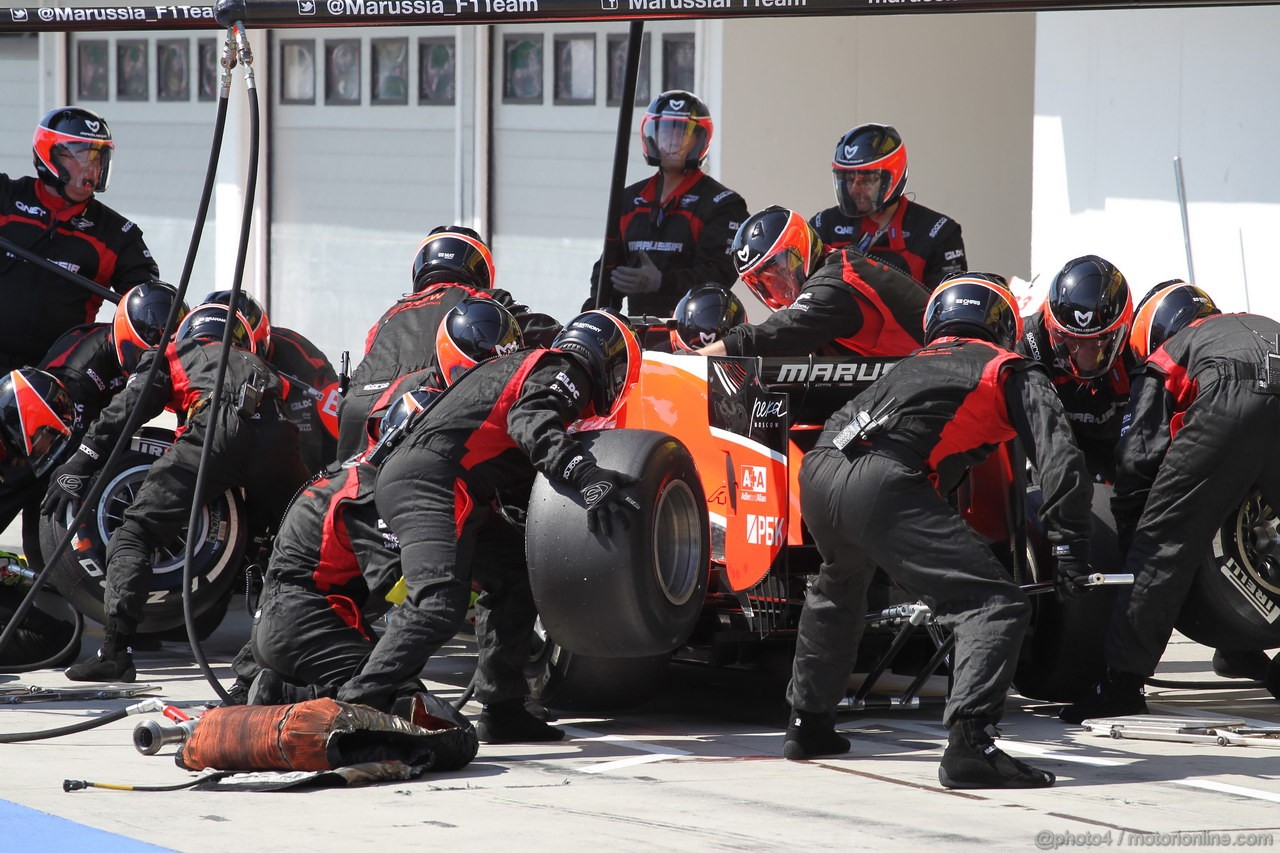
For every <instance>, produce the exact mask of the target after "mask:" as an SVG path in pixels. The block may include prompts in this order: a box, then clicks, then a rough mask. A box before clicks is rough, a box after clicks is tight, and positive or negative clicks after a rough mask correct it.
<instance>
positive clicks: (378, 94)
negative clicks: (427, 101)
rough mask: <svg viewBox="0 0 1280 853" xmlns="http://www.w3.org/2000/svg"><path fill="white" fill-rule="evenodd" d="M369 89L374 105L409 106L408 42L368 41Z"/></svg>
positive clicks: (406, 40) (404, 40)
mask: <svg viewBox="0 0 1280 853" xmlns="http://www.w3.org/2000/svg"><path fill="white" fill-rule="evenodd" d="M369 50H370V53H371V60H370V61H371V62H372V63H373V66H372V68H370V70H369V76H370V78H371V85H372V90H371V91H370V93H369V99H370V101H371V102H373V103H375V104H407V103H409V40H408V39H407V38H405V39H372V40H370V42H369Z"/></svg>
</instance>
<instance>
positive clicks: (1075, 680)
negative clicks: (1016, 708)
mask: <svg viewBox="0 0 1280 853" xmlns="http://www.w3.org/2000/svg"><path fill="white" fill-rule="evenodd" d="M1112 491H1113V490H1112V488H1111V486H1109V485H1106V484H1102V483H1097V484H1094V487H1093V538H1092V540H1091V543H1090V554H1091V557H1090V559H1091V561H1092V563H1093V566H1094V568H1095V570H1096V571H1099V572H1120V571H1123V567H1122V566H1121V565H1120V549H1119V546H1118V544H1117V542H1116V525H1115V519H1114V518H1113V517H1112V515H1111V494H1112ZM1041 500H1042V498H1041V494H1040V490H1039V488H1038V487H1032V488H1031V489H1030V490H1028V492H1027V512H1028V514H1029V516H1030V518H1029V520H1028V524H1027V528H1028V542H1029V545H1028V549H1027V550H1028V551H1029V552H1030V553H1029V554H1028V562H1029V564H1030V566H1031V569H1032V571H1031V576H1032V578H1033V579H1034V580H1036V581H1052V580H1053V575H1054V571H1055V569H1056V566H1055V564H1054V562H1053V557H1052V556H1051V555H1050V554H1049V547H1048V542H1047V540H1046V539H1045V535H1044V526H1043V525H1042V524H1041V523H1040V520H1039V516H1038V513H1039V509H1040V504H1041ZM1118 593H1119V588H1118V587H1114V586H1107V587H1103V588H1102V589H1095V590H1093V591H1091V592H1089V593H1087V594H1086V595H1083V596H1081V597H1080V598H1072V599H1067V600H1064V601H1059V600H1058V597H1057V594H1056V593H1053V592H1046V593H1041V594H1039V595H1033V596H1031V624H1030V626H1029V627H1028V629H1027V634H1026V638H1025V639H1024V641H1023V648H1022V655H1021V657H1020V658H1019V661H1018V668H1017V670H1016V671H1015V673H1014V678H1013V686H1014V689H1016V690H1017V691H1018V692H1019V693H1020V694H1022V695H1023V696H1026V697H1027V698H1029V699H1040V700H1043V701H1045V702H1074V701H1076V700H1077V699H1081V698H1084V697H1085V696H1087V695H1088V694H1089V691H1091V690H1092V689H1093V686H1094V685H1095V684H1096V683H1097V682H1098V680H1099V679H1100V678H1101V677H1102V674H1103V672H1104V670H1105V668H1106V664H1105V661H1104V660H1103V641H1104V638H1105V637H1106V633H1107V626H1108V624H1110V621H1111V610H1112V608H1113V607H1114V606H1115V600H1116V596H1117V595H1118Z"/></svg>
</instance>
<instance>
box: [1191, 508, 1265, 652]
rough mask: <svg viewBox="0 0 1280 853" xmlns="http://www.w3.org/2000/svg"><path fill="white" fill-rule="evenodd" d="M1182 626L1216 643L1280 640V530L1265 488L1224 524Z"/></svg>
mask: <svg viewBox="0 0 1280 853" xmlns="http://www.w3.org/2000/svg"><path fill="white" fill-rule="evenodd" d="M1177 628H1178V630H1179V631H1181V632H1182V633H1183V634H1185V635H1186V636H1187V637H1189V638H1191V639H1192V640H1194V641H1196V642H1197V643H1202V644H1204V645H1206V646H1210V647H1212V648H1215V649H1227V650H1235V651H1242V650H1253V649H1274V648H1276V647H1277V646H1280V530H1278V529H1277V521H1276V510H1275V508H1274V507H1272V506H1271V505H1270V504H1269V503H1268V502H1267V500H1266V499H1265V498H1264V497H1263V496H1262V495H1261V493H1259V492H1257V491H1254V492H1253V493H1251V494H1250V495H1249V496H1248V497H1247V498H1245V500H1244V501H1242V502H1241V503H1240V505H1239V506H1237V507H1236V508H1235V509H1233V510H1232V511H1231V512H1230V513H1229V514H1228V515H1227V517H1226V518H1225V519H1223V521H1222V523H1221V524H1220V525H1218V530H1217V533H1215V534H1214V537H1213V542H1212V543H1211V544H1210V547H1209V550H1208V551H1207V552H1206V553H1205V556H1204V559H1203V560H1202V561H1201V563H1200V566H1199V568H1198V569H1197V572H1196V578H1195V581H1194V582H1193V584H1192V587H1191V592H1190V593H1189V594H1188V595H1187V598H1186V601H1185V603H1184V604H1183V606H1182V612H1181V613H1180V614H1179V616H1178V622H1177Z"/></svg>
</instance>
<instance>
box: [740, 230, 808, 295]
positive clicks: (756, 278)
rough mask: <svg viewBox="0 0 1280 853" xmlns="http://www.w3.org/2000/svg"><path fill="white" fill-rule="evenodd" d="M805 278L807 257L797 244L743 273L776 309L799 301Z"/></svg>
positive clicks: (752, 287) (757, 292)
mask: <svg viewBox="0 0 1280 853" xmlns="http://www.w3.org/2000/svg"><path fill="white" fill-rule="evenodd" d="M806 278H807V274H806V270H805V257H804V256H803V255H802V254H801V253H800V250H799V249H797V248H796V247H795V246H790V247H788V248H786V249H783V250H782V251H781V252H778V253H777V254H775V255H774V256H773V257H771V258H769V259H768V260H766V261H765V262H764V263H762V264H760V265H759V266H758V267H756V268H755V269H753V270H748V271H747V272H744V273H742V281H743V283H744V284H746V285H747V287H749V288H751V292H752V293H754V294H755V295H756V297H757V298H758V299H759V300H760V301H761V302H763V303H764V304H765V305H768V306H769V308H771V309H772V310H774V311H778V310H781V309H783V308H786V307H787V306H789V305H790V304H791V303H792V302H795V301H796V297H797V296H799V295H800V288H801V286H802V285H803V284H804V282H805V279H806Z"/></svg>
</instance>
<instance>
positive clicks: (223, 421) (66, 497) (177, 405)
mask: <svg viewBox="0 0 1280 853" xmlns="http://www.w3.org/2000/svg"><path fill="white" fill-rule="evenodd" d="M228 322H231V323H233V324H235V325H234V328H233V335H232V338H231V340H232V342H233V347H234V350H233V352H231V354H230V360H229V361H228V363H227V372H226V378H225V380H224V384H223V391H222V393H223V399H222V404H221V406H220V407H219V410H218V412H219V421H220V422H219V423H218V430H217V434H216V437H214V440H213V441H214V443H213V447H212V449H211V453H210V458H209V466H208V471H207V474H206V488H207V494H210V495H216V494H219V493H220V492H223V491H225V490H226V489H230V488H240V487H244V488H245V499H246V508H247V510H248V513H249V526H250V532H251V534H252V533H254V532H257V531H264V530H268V529H271V528H273V527H274V524H275V522H276V521H277V520H278V519H279V518H280V516H281V515H282V514H283V512H284V508H285V505H286V504H287V503H288V501H289V499H290V498H292V497H293V495H294V493H295V492H296V491H297V489H298V487H299V486H300V485H302V483H303V482H305V481H306V479H307V473H306V468H305V467H304V466H303V464H302V458H301V456H300V454H299V450H298V430H297V427H295V426H294V425H293V424H292V423H290V422H289V420H288V417H287V416H286V414H285V412H284V408H283V406H282V405H281V400H282V399H283V398H284V396H285V394H286V391H285V389H284V388H283V386H282V385H281V380H280V378H279V377H278V376H277V375H276V374H275V372H274V371H272V370H271V368H270V367H268V366H267V365H266V364H265V363H264V362H263V361H262V360H261V359H259V358H258V357H257V356H256V355H254V354H253V340H252V337H251V333H250V331H249V326H248V324H247V323H246V322H245V320H244V318H243V317H242V316H241V315H240V314H239V313H236V314H234V315H233V316H230V317H229V316H228V309H227V307H226V306H223V305H202V306H199V307H197V308H196V309H195V310H193V311H192V312H191V313H190V314H188V315H187V316H186V318H185V319H184V320H183V321H182V324H181V325H180V326H179V327H178V331H177V334H176V335H175V336H174V340H173V341H172V342H170V343H168V344H166V345H164V346H163V347H162V348H160V347H157V348H155V349H150V350H148V351H147V352H146V353H144V354H143V355H142V357H141V358H140V359H139V361H138V365H137V369H136V371H135V372H134V373H133V374H132V377H131V378H134V379H136V378H137V377H138V376H142V375H145V374H146V372H147V370H148V367H149V365H150V362H151V360H152V359H153V358H160V359H163V361H162V362H161V364H160V367H159V370H158V371H157V373H156V377H155V382H154V383H153V384H151V385H150V386H147V387H144V386H143V384H142V383H141V382H138V381H132V382H129V383H128V384H127V385H125V388H124V390H123V391H121V392H120V393H119V394H118V395H116V397H115V399H113V400H112V401H111V403H110V404H109V405H108V406H107V407H106V408H105V409H103V410H102V414H101V415H99V417H98V419H97V420H96V421H95V422H94V423H93V425H92V426H90V427H89V430H88V432H87V433H86V434H85V436H84V438H83V440H82V441H81V443H80V447H79V449H78V450H77V451H76V452H75V454H73V455H72V456H71V458H70V459H69V460H68V461H67V462H65V463H63V464H62V465H61V466H60V467H58V468H57V469H56V470H55V471H54V472H53V475H52V478H51V482H50V484H49V491H48V494H47V495H46V496H45V502H44V505H43V507H42V511H43V512H44V513H45V514H47V515H53V516H54V517H55V518H58V519H62V518H63V517H65V514H66V512H67V510H68V508H69V506H70V505H71V503H72V502H73V501H77V500H79V499H80V498H81V497H82V496H83V495H84V493H85V492H86V491H87V490H88V483H89V480H90V478H91V477H92V475H93V474H95V473H96V472H97V471H98V470H99V468H100V467H101V465H102V463H103V462H104V461H105V460H106V458H107V454H108V453H109V452H110V450H111V448H112V446H114V444H115V442H116V440H117V439H118V438H119V436H120V431H121V429H122V428H123V426H124V424H125V420H126V418H127V417H128V413H129V412H130V411H131V410H132V409H134V408H135V407H137V408H141V409H142V411H143V417H144V419H150V418H153V417H155V416H157V415H159V414H160V413H161V412H162V411H164V409H165V408H166V406H167V407H169V408H172V409H173V410H174V411H175V412H177V413H178V414H179V418H180V421H181V422H182V423H181V427H180V431H179V435H178V438H177V440H176V441H175V442H174V444H173V446H172V447H170V448H169V450H168V451H166V452H165V454H164V455H163V456H161V457H160V458H159V459H157V460H156V461H155V462H154V463H153V464H152V466H151V468H150V470H149V471H148V472H147V478H146V480H145V481H144V482H143V484H142V487H141V488H140V489H139V490H138V494H137V497H136V498H135V499H134V501H133V503H132V504H131V505H130V506H129V508H128V509H127V510H125V513H124V521H123V523H122V524H121V525H120V527H118V528H117V529H116V531H115V532H114V533H112V535H111V540H110V541H109V542H108V543H107V569H106V594H105V607H106V613H107V625H106V637H105V641H104V644H103V647H102V649H101V650H100V651H99V652H98V655H97V657H96V658H93V659H90V660H88V661H84V662H82V663H79V664H76V665H75V666H72V667H70V668H68V669H67V671H66V675H67V678H69V679H71V680H72V681H126V682H127V681H132V680H133V679H134V677H135V675H136V673H135V670H134V666H133V655H132V651H131V649H130V643H131V642H132V639H133V637H134V635H135V634H136V632H137V628H138V623H139V621H140V620H141V618H142V615H143V614H142V610H143V606H144V604H145V603H146V597H147V590H148V587H149V582H150V579H151V559H152V554H153V552H154V551H155V549H157V548H160V547H163V546H166V545H168V544H169V543H171V542H172V541H173V540H174V538H175V537H176V536H177V535H178V534H179V533H180V532H181V531H182V529H183V526H184V525H185V524H186V523H187V520H188V517H189V515H190V512H191V503H192V500H193V492H194V489H195V481H196V472H197V469H198V467H199V464H200V453H201V448H202V446H203V445H204V443H205V442H206V441H207V440H209V438H210V429H211V427H212V424H211V423H210V421H209V415H208V412H209V404H210V402H211V400H212V395H213V386H214V380H215V378H216V374H217V364H218V359H219V355H220V354H221V352H222V351H223V350H222V337H223V332H224V330H225V329H226V324H227V323H228Z"/></svg>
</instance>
